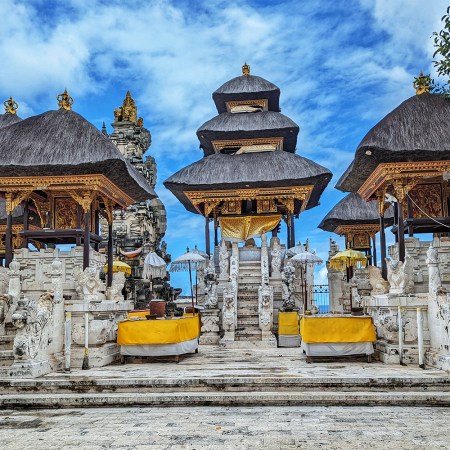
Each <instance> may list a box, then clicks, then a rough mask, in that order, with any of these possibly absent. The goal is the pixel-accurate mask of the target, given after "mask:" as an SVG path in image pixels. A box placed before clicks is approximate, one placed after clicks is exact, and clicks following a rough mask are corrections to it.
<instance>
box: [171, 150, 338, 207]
mask: <svg viewBox="0 0 450 450" xmlns="http://www.w3.org/2000/svg"><path fill="white" fill-rule="evenodd" d="M331 177H332V174H331V172H330V171H329V170H328V169H326V168H325V167H322V166H320V165H319V164H316V163H315V162H313V161H311V160H309V159H307V158H303V157H301V156H298V155H295V154H293V153H287V152H283V151H279V150H277V151H274V152H261V153H244V154H241V155H224V154H222V153H217V154H215V155H211V156H207V157H205V158H203V159H201V160H200V161H197V162H195V163H193V164H191V165H189V166H187V167H185V168H184V169H181V170H180V171H178V172H177V173H175V174H174V175H172V176H171V177H170V178H168V179H167V180H166V181H165V182H164V186H166V187H167V189H169V190H170V191H171V192H172V193H173V194H174V195H175V196H176V197H177V198H178V199H179V200H180V201H181V203H183V205H184V206H185V207H186V209H188V210H189V211H192V212H197V211H196V210H195V209H194V208H193V206H192V205H191V203H190V202H189V200H188V199H187V198H186V196H185V195H184V194H183V191H189V190H191V191H193V190H200V191H201V190H203V191H208V190H215V189H240V188H244V189H245V188H255V187H284V186H304V185H311V184H312V185H314V189H313V192H312V194H311V197H310V199H309V202H308V205H307V209H309V208H312V207H314V206H316V205H318V203H319V198H320V196H321V194H322V192H323V190H324V189H325V187H326V186H327V184H328V183H329V181H330V179H331Z"/></svg>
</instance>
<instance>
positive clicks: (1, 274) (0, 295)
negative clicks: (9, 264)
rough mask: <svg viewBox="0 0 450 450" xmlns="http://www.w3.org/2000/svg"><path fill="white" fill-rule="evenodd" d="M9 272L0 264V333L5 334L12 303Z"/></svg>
mask: <svg viewBox="0 0 450 450" xmlns="http://www.w3.org/2000/svg"><path fill="white" fill-rule="evenodd" d="M8 288H9V274H8V269H6V268H5V267H2V266H0V335H2V334H5V319H6V314H7V313H8V310H9V306H10V304H11V302H10V298H9V295H8Z"/></svg>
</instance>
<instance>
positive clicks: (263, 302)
mask: <svg viewBox="0 0 450 450" xmlns="http://www.w3.org/2000/svg"><path fill="white" fill-rule="evenodd" d="M258 311H259V328H260V329H261V332H262V340H263V341H264V340H268V339H273V334H272V326H273V287H272V286H269V285H268V284H264V285H262V286H260V287H259V288H258Z"/></svg>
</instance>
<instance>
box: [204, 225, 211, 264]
mask: <svg viewBox="0 0 450 450" xmlns="http://www.w3.org/2000/svg"><path fill="white" fill-rule="evenodd" d="M210 241H211V240H210V237H209V217H205V247H206V254H207V255H208V256H211V242H210Z"/></svg>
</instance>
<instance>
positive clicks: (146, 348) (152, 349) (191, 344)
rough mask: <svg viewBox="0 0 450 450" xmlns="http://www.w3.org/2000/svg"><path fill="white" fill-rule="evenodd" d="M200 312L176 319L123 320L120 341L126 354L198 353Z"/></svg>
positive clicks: (123, 353)
mask: <svg viewBox="0 0 450 450" xmlns="http://www.w3.org/2000/svg"><path fill="white" fill-rule="evenodd" d="M199 336H200V321H199V317H198V315H195V316H190V317H180V318H173V319H160V320H158V319H156V320H124V321H122V322H119V329H118V333H117V343H118V344H119V345H120V354H121V355H124V356H171V355H183V354H185V353H193V352H196V350H197V348H198V337H199Z"/></svg>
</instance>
